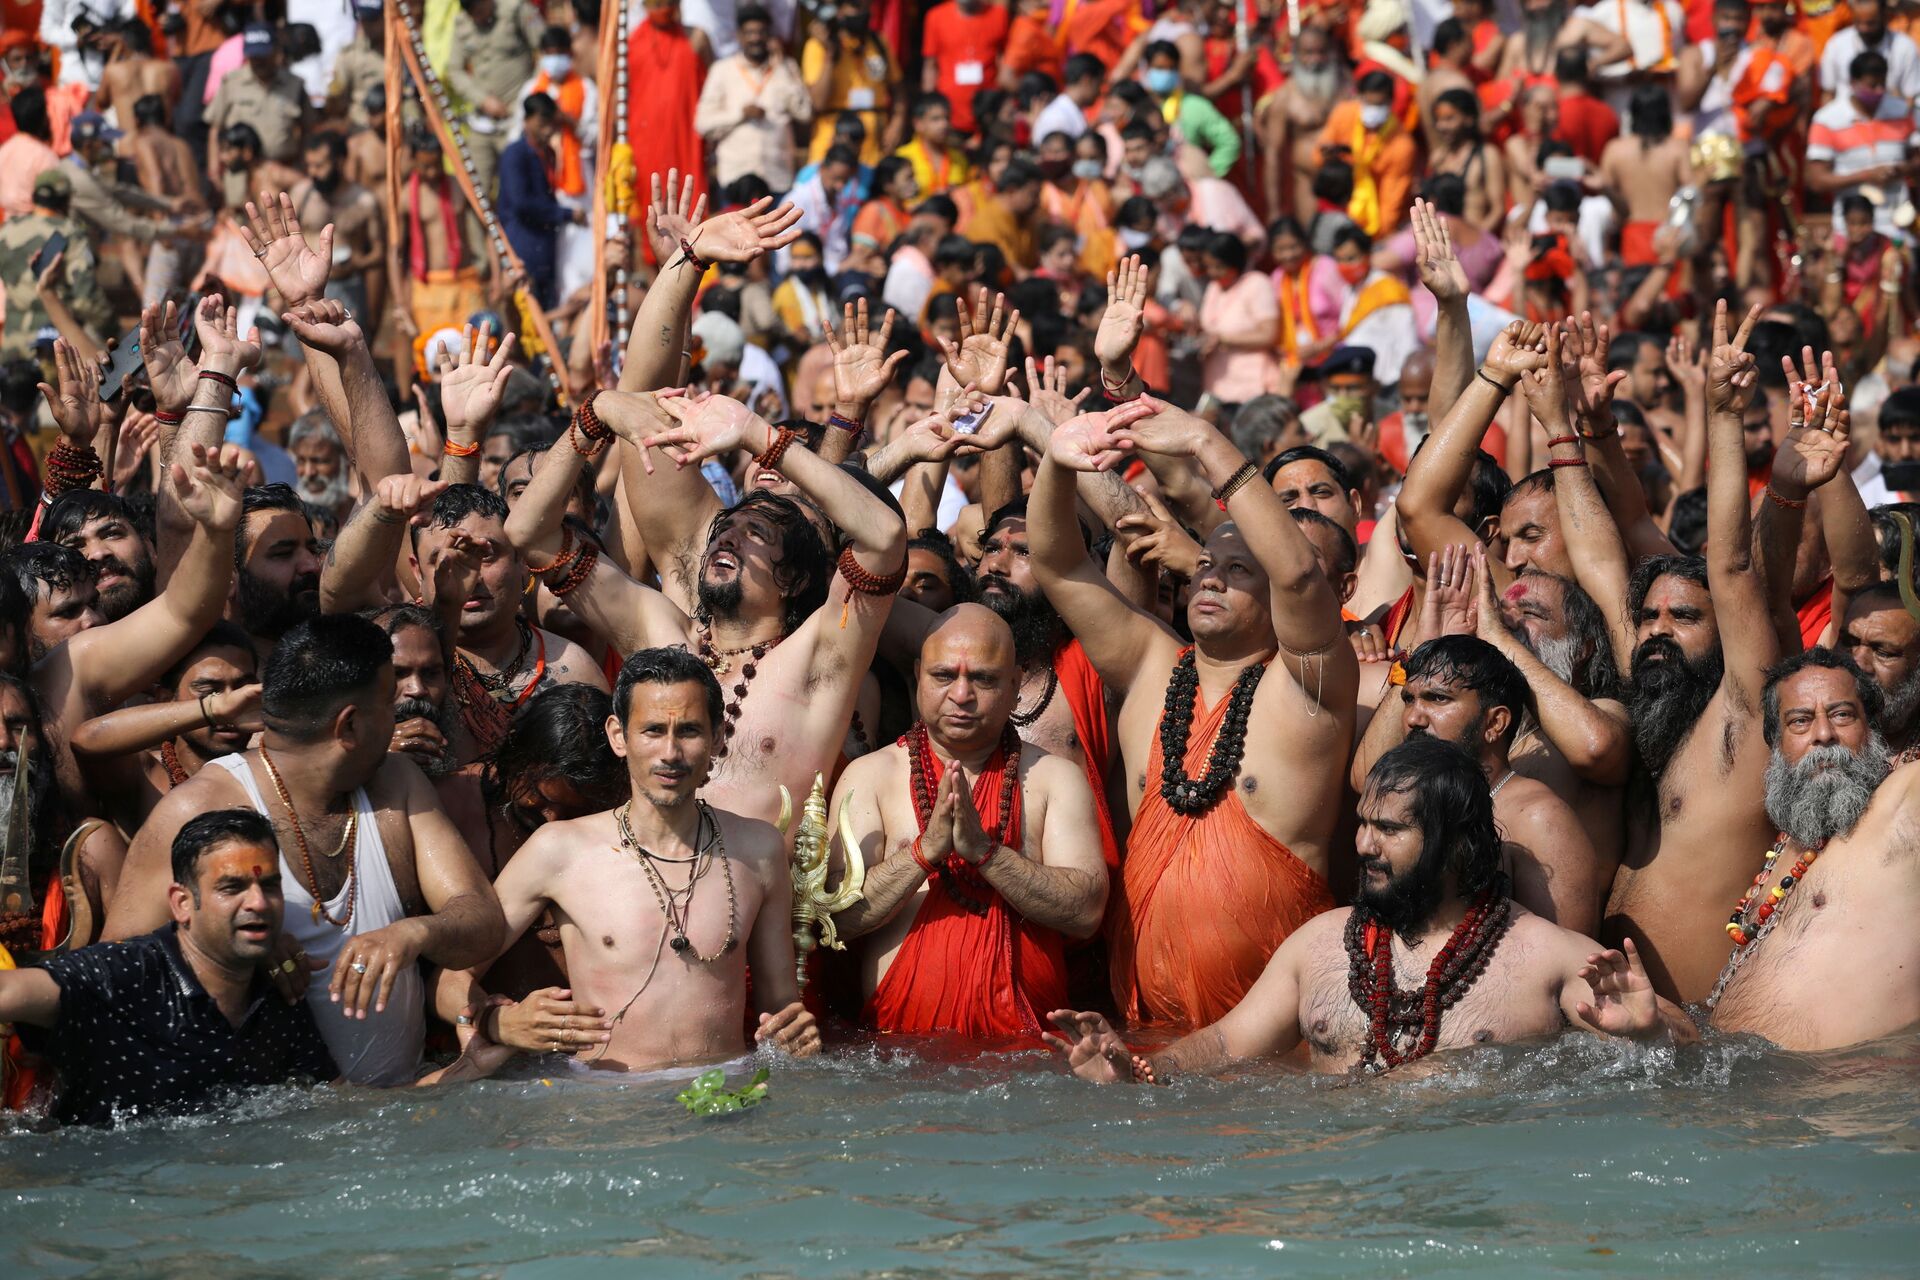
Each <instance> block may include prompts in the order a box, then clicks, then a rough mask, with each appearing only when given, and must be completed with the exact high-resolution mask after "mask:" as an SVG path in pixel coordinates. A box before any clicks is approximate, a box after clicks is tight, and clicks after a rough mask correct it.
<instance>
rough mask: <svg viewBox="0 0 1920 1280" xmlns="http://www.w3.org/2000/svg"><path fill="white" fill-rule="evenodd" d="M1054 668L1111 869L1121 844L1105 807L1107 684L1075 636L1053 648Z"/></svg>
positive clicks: (1116, 862)
mask: <svg viewBox="0 0 1920 1280" xmlns="http://www.w3.org/2000/svg"><path fill="white" fill-rule="evenodd" d="M1053 669H1054V670H1055V671H1057V672H1058V673H1059V675H1060V694H1061V696H1062V697H1064V698H1065V699H1066V700H1067V708H1068V710H1070V711H1072V712H1073V734H1074V736H1075V737H1076V738H1078V739H1080V750H1081V753H1082V754H1083V755H1084V756H1085V758H1086V773H1087V785H1088V786H1090V787H1092V788H1093V809H1094V812H1095V813H1096V814H1098V815H1099V817H1100V854H1101V856H1102V857H1104V858H1105V859H1106V860H1107V870H1109V871H1112V870H1113V869H1114V868H1116V867H1118V866H1119V865H1120V846H1119V844H1118V843H1117V842H1116V841H1115V840H1114V838H1113V814H1111V813H1110V812H1108V810H1107V762H1108V761H1109V760H1110V759H1111V758H1112V752H1113V739H1112V737H1111V736H1110V735H1109V734H1108V732H1107V730H1108V724H1107V686H1106V685H1105V684H1103V683H1102V682H1101V680H1100V673H1099V672H1097V671H1095V670H1094V669H1093V663H1092V662H1091V661H1089V660H1088V658H1087V651H1086V650H1085V649H1083V648H1081V647H1080V642H1079V641H1078V640H1069V641H1068V642H1067V643H1066V644H1063V645H1061V646H1060V647H1059V648H1057V649H1055V650H1054V651H1053Z"/></svg>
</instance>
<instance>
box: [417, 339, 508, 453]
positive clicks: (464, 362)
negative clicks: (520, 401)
mask: <svg viewBox="0 0 1920 1280" xmlns="http://www.w3.org/2000/svg"><path fill="white" fill-rule="evenodd" d="M492 332H493V331H492V327H491V322H489V324H487V325H485V326H482V327H481V328H478V329H476V328H474V327H473V326H472V325H468V326H467V327H466V330H465V331H464V333H463V334H462V335H461V340H460V348H459V350H458V351H454V352H450V351H448V350H447V349H446V348H445V347H442V348H441V349H440V367H439V369H437V370H435V373H436V375H437V376H438V377H439V379H440V415H441V417H442V419H443V420H444V421H443V424H442V425H443V426H444V427H445V428H446V442H447V443H446V451H445V454H444V455H443V456H442V457H441V459H440V479H442V480H444V481H446V482H447V483H448V484H473V483H475V482H476V481H478V480H479V478H480V442H481V440H482V439H484V438H485V437H486V434H487V428H488V427H489V426H491V425H492V423H493V419H494V416H495V415H496V414H498V413H499V412H500V397H501V396H502V395H504V394H506V390H507V379H509V378H510V377H512V376H513V366H512V364H511V363H509V361H511V359H512V358H513V344H514V336H513V335H512V334H508V335H507V336H506V337H504V338H502V339H501V340H500V345H499V346H498V347H497V348H495V350H494V352H493V354H492V355H491V356H489V355H488V354H487V340H488V339H489V338H490V337H492Z"/></svg>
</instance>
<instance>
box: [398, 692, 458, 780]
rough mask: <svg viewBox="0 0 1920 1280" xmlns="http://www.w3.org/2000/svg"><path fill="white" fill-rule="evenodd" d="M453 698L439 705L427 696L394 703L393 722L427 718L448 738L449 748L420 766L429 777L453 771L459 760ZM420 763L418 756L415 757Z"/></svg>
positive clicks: (399, 722)
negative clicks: (455, 755) (454, 734)
mask: <svg viewBox="0 0 1920 1280" xmlns="http://www.w3.org/2000/svg"><path fill="white" fill-rule="evenodd" d="M453 719H454V705H453V699H451V698H449V699H447V701H446V702H444V703H441V704H439V705H437V706H436V705H435V704H434V703H432V702H430V701H428V700H427V699H425V698H401V699H399V700H398V701H396V702H395V703H394V704H393V722H394V723H395V724H405V723H406V722H407V721H409V720H425V721H428V722H429V723H431V724H432V725H433V727H434V728H436V729H438V730H439V731H440V736H441V737H442V738H444V739H446V742H447V749H446V750H445V751H442V752H441V753H440V754H439V755H438V756H435V757H434V758H433V760H432V761H430V762H429V763H427V764H423V765H421V766H420V771H421V772H422V773H424V774H426V775H427V776H428V777H429V778H444V777H446V776H447V775H448V774H450V773H452V772H453V770H454V766H455V765H457V764H458V763H459V761H457V760H455V759H454V758H453ZM415 763H418V757H416V758H415Z"/></svg>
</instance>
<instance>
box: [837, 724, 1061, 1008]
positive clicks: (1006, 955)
mask: <svg viewBox="0 0 1920 1280" xmlns="http://www.w3.org/2000/svg"><path fill="white" fill-rule="evenodd" d="M901 741H902V742H905V741H907V739H905V738H902V739H901ZM927 754H928V758H929V764H930V773H931V777H930V778H929V779H928V786H929V787H932V786H936V785H938V783H939V781H940V775H941V773H942V767H941V764H940V759H939V757H938V756H935V755H933V753H932V752H928V753H927ZM1019 785H1020V783H1019V760H1018V757H1017V756H1016V757H1015V758H1014V759H1012V760H1009V759H1008V758H1007V757H1006V756H1005V755H1004V754H1002V753H1001V752H995V753H994V757H993V759H992V760H990V761H988V763H987V767H986V768H985V769H983V770H981V771H980V776H979V778H977V779H976V780H975V781H974V784H973V803H974V807H975V808H976V809H977V810H978V811H979V814H980V821H981V823H982V824H983V825H987V824H991V823H992V822H993V821H994V819H995V818H997V817H998V815H999V813H1000V796H1001V792H1002V790H1003V788H1005V787H1018V786H1019ZM1021 809H1022V805H1021V797H1020V796H1019V794H1018V793H1016V794H1015V795H1014V798H1013V808H1012V810H1011V811H1010V812H1009V813H1008V815H1007V830H1006V831H1004V832H1002V833H1001V834H1000V837H999V841H1000V843H1001V844H1003V845H1008V846H1010V847H1011V848H1013V849H1017V848H1019V847H1020V832H1021V827H1022V825H1023V818H1024V815H1023V814H1022V812H1021ZM987 833H988V835H989V837H991V836H992V834H993V830H992V827H991V825H988V826H987ZM896 856H898V855H896ZM996 856H998V857H1002V858H1007V857H1018V856H1019V855H1018V854H1014V853H1011V852H1009V851H1008V850H1002V851H1001V852H1000V853H999V854H998V855H996ZM958 861H959V860H958V859H957V858H954V859H950V860H949V864H948V867H947V868H943V869H942V870H941V872H940V874H939V876H938V877H937V878H935V879H930V880H929V881H928V884H927V891H926V893H925V894H923V895H921V898H920V908H919V910H918V911H917V912H916V913H915V915H914V918H913V927H912V928H911V929H909V930H908V931H907V938H906V941H905V942H903V943H902V944H901V946H900V950H899V952H898V953H897V954H895V956H894V958H893V964H892V966H891V967H889V968H888V969H887V973H886V976H885V977H884V978H882V979H880V985H879V986H878V987H877V988H876V989H875V990H874V993H873V995H872V997H871V998H870V999H869V1000H868V1001H867V1006H866V1008H865V1010H863V1012H862V1016H861V1019H860V1021H861V1024H862V1025H863V1026H867V1027H871V1028H873V1029H874V1030H876V1031H894V1032H904V1033H908V1034H922V1035H924V1034H930V1033H933V1032H941V1031H944V1032H952V1033H955V1034H958V1035H962V1036H966V1037H967V1038H968V1039H977V1040H990V1039H1021V1040H1033V1039H1035V1038H1037V1037H1038V1036H1039V1034H1040V1030H1041V1028H1042V1026H1044V1025H1045V1021H1044V1020H1045V1018H1046V1016H1047V1014H1048V1013H1049V1012H1051V1011H1052V1010H1054V1009H1059V1008H1062V1007H1063V1006H1064V1005H1065V1003H1066V998H1067V964H1066V958H1065V944H1064V941H1063V939H1062V938H1061V936H1060V935H1059V934H1058V933H1056V932H1054V931H1053V930H1052V929H1043V928H1041V927H1040V926H1038V925H1034V924H1029V923H1028V922H1027V921H1025V920H1023V919H1021V918H1020V917H1019V916H1018V915H1017V914H1015V912H1014V911H1013V909H1012V908H1011V907H1009V906H1008V905H1007V903H1006V899H1004V898H1002V897H1001V896H1000V895H999V894H998V893H996V892H995V891H994V889H993V886H991V885H989V884H988V883H987V882H986V879H985V878H984V877H983V876H981V875H980V874H979V873H978V872H977V871H974V870H972V868H965V869H964V870H963V871H962V872H961V873H960V883H959V884H958V890H959V892H960V893H963V894H965V895H966V896H967V897H969V898H971V899H973V900H974V901H976V902H984V903H986V911H985V913H984V914H981V915H975V914H974V913H973V912H971V911H969V910H968V909H967V908H966V907H965V906H964V905H962V904H961V902H960V901H959V899H958V898H956V897H955V896H954V894H953V893H952V892H950V891H949V890H948V889H947V887H946V883H945V882H946V880H947V877H949V876H952V875H954V874H955V871H954V870H953V869H952V868H953V864H954V863H956V862H958Z"/></svg>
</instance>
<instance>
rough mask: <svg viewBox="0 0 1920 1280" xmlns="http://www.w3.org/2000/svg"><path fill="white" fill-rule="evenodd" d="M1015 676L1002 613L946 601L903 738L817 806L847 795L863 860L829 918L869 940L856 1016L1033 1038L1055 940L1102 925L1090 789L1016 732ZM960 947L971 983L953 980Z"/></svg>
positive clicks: (1062, 968) (1060, 989) (1055, 970)
mask: <svg viewBox="0 0 1920 1280" xmlns="http://www.w3.org/2000/svg"><path fill="white" fill-rule="evenodd" d="M1018 672H1019V667H1018V664H1017V663H1016V661H1015V657H1014V634H1013V632H1012V630H1011V629H1010V628H1009V627H1008V626H1007V624H1006V622H1005V621H1004V620H1003V619H1002V618H1001V617H1000V616H999V615H997V614H995V613H994V612H993V611H992V610H989V609H986V608H984V607H982V606H980V605H977V604H963V605H957V606H955V607H954V608H953V609H950V610H948V611H947V612H946V613H944V614H942V615H941V617H940V620H939V622H938V624H937V625H936V626H935V627H934V629H933V631H932V632H931V633H930V634H929V635H928V636H927V639H926V643H925V645H924V646H923V647H922V649H921V651H920V661H919V663H918V666H917V669H916V671H915V684H916V688H915V703H916V710H917V712H918V717H917V718H918V721H919V723H918V724H917V725H916V727H915V728H914V729H913V730H911V731H910V732H909V734H908V736H907V740H906V744H905V745H901V744H899V743H895V744H893V745H890V746H888V747H885V748H883V749H881V750H879V751H876V752H874V753H873V754H872V755H869V756H864V757H862V758H861V759H859V760H857V761H855V762H854V763H853V764H851V765H849V766H848V767H847V771H846V772H845V773H844V774H842V775H841V776H840V781H839V783H838V785H837V786H836V787H835V789H834V796H833V801H832V803H831V805H830V806H829V808H828V812H829V813H830V814H836V815H837V814H838V813H839V812H840V811H841V805H842V804H843V803H847V802H848V801H850V802H851V804H850V807H849V809H848V813H849V816H850V819H851V822H850V828H849V829H850V830H851V831H852V833H853V836H854V838H855V839H856V840H858V841H859V844H860V856H861V857H862V858H863V859H864V860H865V863H866V867H867V876H866V885H865V892H864V894H863V896H862V898H861V900H860V901H859V902H857V903H855V904H854V905H853V906H851V907H849V908H848V909H847V910H845V911H843V912H841V913H840V914H839V915H837V916H836V917H835V921H836V923H837V924H838V926H839V928H840V932H841V936H843V937H845V938H864V939H865V940H864V941H863V942H862V943H861V945H860V946H859V947H858V948H857V951H858V954H859V958H860V994H861V1005H862V1011H863V1012H862V1017H861V1021H862V1023H863V1025H866V1026H869V1027H872V1028H874V1029H876V1030H880V1031H896V1032H919V1033H927V1032H935V1031H950V1032H956V1033H958V1034H960V1035H965V1036H970V1037H976V1038H988V1037H1027V1038H1029V1039H1030V1038H1031V1037H1032V1036H1034V1035H1036V1034H1038V1033H1039V1032H1040V1030H1041V1028H1042V1027H1043V1026H1044V1025H1045V1022H1044V1020H1045V1018H1046V1016H1047V1014H1048V1012H1049V1011H1050V1010H1051V1009H1053V1008H1055V1007H1057V1006H1058V1005H1060V1004H1063V1003H1065V1001H1066V995H1067V965H1066V956H1065V942H1066V941H1067V940H1069V939H1071V940H1080V939H1086V938H1090V937H1092V936H1093V934H1094V931H1095V930H1097V929H1098V928H1099V927H1100V920H1101V916H1102V913H1103V911H1104V909H1105V907H1106V901H1107V867H1106V863H1105V861H1104V860H1103V858H1102V856H1101V849H1100V845H1101V840H1100V833H1099V830H1098V825H1097V822H1096V815H1095V811H1094V800H1093V788H1092V787H1090V786H1089V785H1088V784H1087V778H1086V774H1085V773H1083V772H1082V771H1081V769H1080V766H1079V765H1078V764H1077V763H1076V762H1074V761H1069V760H1065V759H1062V758H1061V757H1059V756H1054V755H1049V754H1048V753H1046V752H1045V751H1041V750H1039V749H1037V748H1035V747H1033V746H1030V745H1027V744H1025V743H1021V742H1020V740H1019V739H1018V737H1017V736H1015V735H1014V734H1013V733H1012V732H1011V730H1010V717H1011V716H1012V715H1013V711H1014V708H1015V706H1016V703H1017V700H1018V698H1019V680H1018V678H1017V676H1018ZM1009 742H1011V743H1014V744H1017V745H1015V747H1014V749H1013V750H1011V751H1009V750H1007V746H1008V744H1009ZM936 774H937V775H938V776H934V775H936ZM1008 788H1014V789H1016V791H1017V794H1016V795H1014V796H1013V797H1012V798H1010V799H1009V798H1007V796H1008V793H1007V789H1008ZM922 797H924V800H925V802H926V804H927V810H926V812H924V813H923V812H921V810H920V808H919V806H920V805H921V804H922V802H923V801H922ZM1002 805H1006V806H1007V807H1006V808H1004V809H1003V808H1002V807H1001V806H1002ZM1002 813H1005V814H1006V815H1007V817H1006V819H1005V822H1006V826H1005V827H1004V828H1003V827H1002V826H1001V823H1000V815H1001V814H1002ZM844 856H845V855H844V853H843V854H842V855H841V857H842V858H844ZM980 903H984V904H985V910H984V911H983V912H978V911H975V910H973V909H972V906H971V905H970V904H980ZM1002 939H1010V940H1011V945H1010V946H1005V945H1000V940H1002ZM961 957H967V958H969V963H968V964H967V965H966V966H965V969H964V972H965V974H966V976H967V977H969V978H971V979H972V980H973V985H972V988H971V989H968V990H962V989H959V987H960V986H961V985H962V984H958V983H956V982H955V981H954V978H955V976H956V974H958V973H960V972H962V967H961V966H960V965H959V964H958V963H956V962H957V961H959V960H960V958H961Z"/></svg>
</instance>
